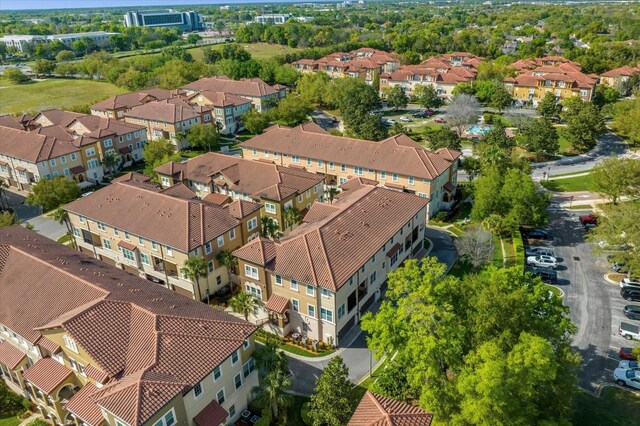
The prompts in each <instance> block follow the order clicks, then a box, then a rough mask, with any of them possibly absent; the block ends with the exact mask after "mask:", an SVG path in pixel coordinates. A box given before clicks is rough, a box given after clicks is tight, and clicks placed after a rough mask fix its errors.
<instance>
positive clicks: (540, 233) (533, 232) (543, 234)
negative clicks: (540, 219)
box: [526, 228, 549, 240]
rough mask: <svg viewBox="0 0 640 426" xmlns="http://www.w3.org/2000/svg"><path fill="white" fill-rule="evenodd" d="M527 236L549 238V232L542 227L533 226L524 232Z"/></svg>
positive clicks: (541, 238)
mask: <svg viewBox="0 0 640 426" xmlns="http://www.w3.org/2000/svg"><path fill="white" fill-rule="evenodd" d="M526 235H527V238H537V239H540V240H546V239H548V238H549V233H548V232H547V231H545V230H544V229H540V228H535V229H532V230H530V231H528V232H526Z"/></svg>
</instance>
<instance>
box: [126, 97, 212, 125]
mask: <svg viewBox="0 0 640 426" xmlns="http://www.w3.org/2000/svg"><path fill="white" fill-rule="evenodd" d="M124 116H125V117H132V118H142V119H145V120H153V121H160V122H163V123H176V122H178V121H184V120H189V119H191V118H196V117H200V112H199V111H198V110H197V109H196V108H194V107H192V106H190V105H189V104H187V103H186V102H182V101H176V100H172V99H165V100H162V101H153V102H148V103H146V104H142V105H138V106H135V107H133V108H131V109H130V110H128V111H127V112H125V113H124Z"/></svg>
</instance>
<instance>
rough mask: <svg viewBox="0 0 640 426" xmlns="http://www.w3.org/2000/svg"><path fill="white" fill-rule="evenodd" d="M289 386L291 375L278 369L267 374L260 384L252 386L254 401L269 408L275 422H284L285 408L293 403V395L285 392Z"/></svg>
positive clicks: (285, 416)
mask: <svg viewBox="0 0 640 426" xmlns="http://www.w3.org/2000/svg"><path fill="white" fill-rule="evenodd" d="M290 387H291V375H290V374H289V373H288V372H285V371H281V370H279V369H278V370H275V371H273V372H271V373H269V374H267V376H266V377H265V378H264V380H263V381H262V382H261V383H260V386H256V387H254V388H253V395H254V397H255V401H256V403H257V404H258V405H259V406H261V407H264V408H266V409H267V410H269V412H270V413H271V416H272V419H273V420H274V421H275V422H279V421H280V420H282V422H283V423H286V419H287V411H286V409H287V407H288V406H290V405H291V404H292V403H293V396H292V395H290V394H289V393H287V391H288V390H289V388H290Z"/></svg>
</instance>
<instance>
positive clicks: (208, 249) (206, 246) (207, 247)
mask: <svg viewBox="0 0 640 426" xmlns="http://www.w3.org/2000/svg"><path fill="white" fill-rule="evenodd" d="M211 250H212V249H211V243H210V242H209V243H206V244H205V245H204V252H205V253H206V254H210V253H211Z"/></svg>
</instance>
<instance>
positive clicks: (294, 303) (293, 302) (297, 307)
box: [291, 299, 300, 312]
mask: <svg viewBox="0 0 640 426" xmlns="http://www.w3.org/2000/svg"><path fill="white" fill-rule="evenodd" d="M291 307H292V308H293V310H294V312H300V302H298V301H297V300H296V299H291Z"/></svg>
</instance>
